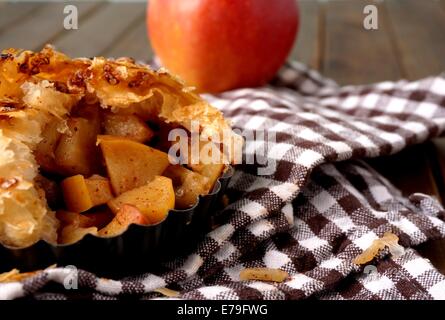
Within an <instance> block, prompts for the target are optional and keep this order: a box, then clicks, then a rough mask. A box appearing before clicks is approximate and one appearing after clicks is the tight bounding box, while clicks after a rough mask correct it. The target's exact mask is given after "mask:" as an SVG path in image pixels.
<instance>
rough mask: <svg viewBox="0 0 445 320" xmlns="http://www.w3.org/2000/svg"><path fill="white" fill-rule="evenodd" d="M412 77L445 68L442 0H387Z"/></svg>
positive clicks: (408, 71) (402, 55)
mask: <svg viewBox="0 0 445 320" xmlns="http://www.w3.org/2000/svg"><path fill="white" fill-rule="evenodd" d="M385 4H386V7H387V9H388V15H389V17H390V18H391V26H392V29H393V32H394V38H395V42H396V44H397V47H398V48H399V50H398V51H399V53H400V61H401V63H402V64H403V66H404V69H405V70H406V76H407V78H408V79H418V78H423V77H426V76H430V75H433V74H438V73H440V72H442V71H443V70H445V59H444V57H445V10H444V7H442V6H441V3H439V2H438V1H433V0H427V1H418V0H388V1H385Z"/></svg>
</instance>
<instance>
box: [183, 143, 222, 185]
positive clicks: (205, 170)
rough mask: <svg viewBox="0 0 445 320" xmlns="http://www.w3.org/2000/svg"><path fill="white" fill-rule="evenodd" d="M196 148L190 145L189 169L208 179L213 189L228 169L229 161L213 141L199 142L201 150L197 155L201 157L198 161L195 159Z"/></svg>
mask: <svg viewBox="0 0 445 320" xmlns="http://www.w3.org/2000/svg"><path fill="white" fill-rule="evenodd" d="M195 147H196V146H193V145H190V150H189V151H190V155H189V163H188V164H187V167H189V168H190V169H192V170H193V171H194V172H197V173H199V174H201V175H203V176H204V177H207V178H208V179H209V185H210V189H211V188H213V186H214V185H215V183H216V181H217V180H218V178H219V177H221V175H222V174H223V172H224V170H225V169H226V167H227V166H226V165H225V164H224V163H227V161H225V156H224V154H223V152H221V150H220V149H219V146H218V145H217V144H215V143H213V142H211V141H209V142H203V141H200V142H199V145H198V146H197V147H198V148H199V149H198V150H197V151H198V152H199V153H197V155H198V156H199V158H198V159H195V154H194V152H195V151H194V148H195ZM196 162H198V163H196Z"/></svg>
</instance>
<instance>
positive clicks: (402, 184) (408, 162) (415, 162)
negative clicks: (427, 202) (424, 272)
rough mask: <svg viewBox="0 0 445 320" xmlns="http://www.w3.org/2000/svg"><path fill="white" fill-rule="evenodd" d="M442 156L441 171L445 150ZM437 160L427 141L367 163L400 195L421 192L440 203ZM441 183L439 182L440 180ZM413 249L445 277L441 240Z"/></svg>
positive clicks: (444, 250)
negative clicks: (394, 187) (398, 191)
mask: <svg viewBox="0 0 445 320" xmlns="http://www.w3.org/2000/svg"><path fill="white" fill-rule="evenodd" d="M444 142H445V141H444ZM444 146H445V143H444ZM442 156H443V157H442V168H443V170H445V149H443V155H442ZM437 159H438V157H437V153H436V152H435V147H434V145H433V143H431V142H429V143H425V144H421V145H414V146H411V147H408V148H406V149H405V150H403V151H401V152H400V153H398V154H395V155H392V156H387V157H379V158H376V159H371V160H368V162H369V163H370V164H371V165H372V166H373V167H374V168H375V169H376V170H377V171H379V172H380V173H381V174H382V175H383V176H384V177H385V178H387V179H388V180H389V181H390V182H391V183H393V184H394V185H395V186H396V187H397V188H399V189H400V190H401V191H402V193H403V195H404V196H408V195H410V194H412V193H415V192H422V193H425V194H429V195H432V196H434V197H436V198H437V199H438V200H439V201H441V202H442V203H443V199H445V198H444V196H445V193H444V188H443V183H442V184H441V183H438V182H439V181H438V180H437V179H436V176H437V174H435V173H436V172H438V171H439V169H438V167H437V161H436V160H437ZM444 172H445V171H444ZM441 180H442V182H443V179H441ZM416 249H417V250H418V251H419V253H420V254H421V255H422V256H423V257H425V258H427V259H429V260H430V261H431V263H432V264H433V265H434V266H435V267H436V268H437V269H438V270H439V271H440V272H442V273H443V274H445V240H430V241H427V242H425V243H423V244H422V245H420V246H418V247H417V248H416Z"/></svg>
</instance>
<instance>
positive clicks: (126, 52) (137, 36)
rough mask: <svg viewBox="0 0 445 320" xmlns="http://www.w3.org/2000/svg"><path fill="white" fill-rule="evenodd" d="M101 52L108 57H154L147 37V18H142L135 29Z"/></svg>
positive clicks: (146, 58) (138, 58)
mask: <svg viewBox="0 0 445 320" xmlns="http://www.w3.org/2000/svg"><path fill="white" fill-rule="evenodd" d="M101 54H102V55H104V56H106V57H122V56H126V57H132V58H134V59H136V60H141V61H149V60H150V59H151V58H152V57H153V51H152V49H151V46H150V43H149V41H148V37H147V27H146V24H145V18H142V19H140V21H139V22H138V23H137V25H136V26H135V27H134V28H133V29H131V30H129V31H128V32H127V33H126V34H125V35H124V36H123V37H122V38H120V39H119V41H116V42H115V44H114V45H113V46H112V47H110V48H108V49H107V50H105V51H104V52H102V53H101Z"/></svg>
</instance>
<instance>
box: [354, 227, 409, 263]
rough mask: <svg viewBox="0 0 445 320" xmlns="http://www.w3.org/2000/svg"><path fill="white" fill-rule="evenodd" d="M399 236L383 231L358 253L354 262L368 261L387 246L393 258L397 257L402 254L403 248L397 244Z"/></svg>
mask: <svg viewBox="0 0 445 320" xmlns="http://www.w3.org/2000/svg"><path fill="white" fill-rule="evenodd" d="M398 242H399V237H398V236H396V235H395V234H394V233H392V232H385V234H384V235H383V237H381V238H379V239H376V240H374V241H373V242H372V244H371V246H370V247H369V248H368V249H366V250H365V251H363V252H362V253H361V254H359V255H358V256H357V257H356V258H355V259H354V263H355V264H358V265H362V264H365V263H368V262H369V261H371V260H372V259H374V258H375V257H376V256H377V255H378V254H379V252H380V250H383V249H385V248H386V247H388V249H389V252H390V253H391V255H392V256H393V257H394V258H397V257H399V256H400V255H402V254H403V252H404V248H403V247H402V246H401V245H399V243H398Z"/></svg>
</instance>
